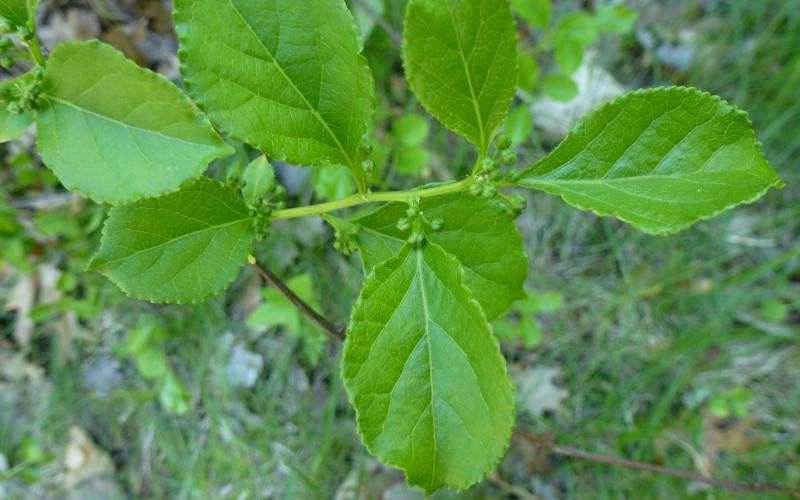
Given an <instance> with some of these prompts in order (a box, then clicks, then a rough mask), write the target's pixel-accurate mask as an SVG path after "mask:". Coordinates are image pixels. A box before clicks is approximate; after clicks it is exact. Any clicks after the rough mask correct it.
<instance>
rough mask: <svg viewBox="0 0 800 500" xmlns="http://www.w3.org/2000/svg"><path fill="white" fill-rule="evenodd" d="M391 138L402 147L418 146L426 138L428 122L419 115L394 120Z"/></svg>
mask: <svg viewBox="0 0 800 500" xmlns="http://www.w3.org/2000/svg"><path fill="white" fill-rule="evenodd" d="M392 137H394V140H396V141H397V142H398V143H400V144H401V145H403V146H419V145H420V144H422V143H423V142H425V139H427V138H428V122H427V120H425V117H423V116H419V115H405V116H402V117H400V118H398V119H397V120H395V122H394V125H393V126H392Z"/></svg>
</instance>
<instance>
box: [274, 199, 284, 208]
mask: <svg viewBox="0 0 800 500" xmlns="http://www.w3.org/2000/svg"><path fill="white" fill-rule="evenodd" d="M275 208H277V209H278V210H283V209H284V208H286V202H285V201H279V202H278V203H276V204H275Z"/></svg>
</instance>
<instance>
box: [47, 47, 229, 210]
mask: <svg viewBox="0 0 800 500" xmlns="http://www.w3.org/2000/svg"><path fill="white" fill-rule="evenodd" d="M44 90H45V104H44V106H43V108H42V109H41V110H40V111H39V113H38V114H37V117H36V123H37V126H38V142H37V146H38V149H39V153H40V154H41V155H42V159H43V160H44V162H45V164H47V166H48V167H50V168H51V169H52V170H53V171H54V172H55V174H56V175H57V176H58V178H59V179H60V180H61V182H62V183H63V184H64V185H65V186H66V187H67V188H68V189H72V190H76V191H79V192H80V193H81V194H84V195H86V196H88V197H89V198H91V199H93V200H95V201H98V202H109V203H112V204H115V203H127V202H130V201H133V200H136V199H139V198H143V197H150V196H158V195H160V194H164V193H167V192H170V191H174V190H176V189H177V188H178V187H179V186H180V185H181V184H182V183H183V182H185V181H186V180H188V179H192V178H194V177H198V176H199V175H201V174H202V173H203V171H204V170H205V169H206V167H207V166H208V163H209V162H210V161H211V160H213V159H214V158H220V157H223V156H228V155H230V154H232V153H233V149H232V148H231V147H230V146H228V145H227V144H225V143H224V142H223V141H222V139H220V137H219V136H218V135H217V133H216V132H214V129H212V128H211V124H210V123H209V122H208V120H207V119H206V118H205V117H204V116H203V115H202V114H200V113H198V112H197V111H196V109H195V108H194V106H193V105H192V103H191V101H189V99H188V98H187V97H186V96H185V95H184V94H183V93H182V92H181V91H180V90H179V89H178V88H177V87H175V86H174V85H172V84H171V83H170V82H169V81H167V80H166V79H165V78H164V77H162V76H160V75H158V74H156V73H153V72H152V71H149V70H146V69H142V68H140V67H138V66H137V65H136V64H134V63H133V61H130V60H128V59H126V58H125V56H123V55H122V53H121V52H118V51H116V50H115V49H113V48H112V47H111V46H109V45H105V44H102V43H100V42H98V41H89V42H67V43H63V44H61V45H59V46H58V47H56V49H55V50H54V51H53V54H52V55H51V56H50V59H49V60H48V62H47V69H46V72H45V89H44Z"/></svg>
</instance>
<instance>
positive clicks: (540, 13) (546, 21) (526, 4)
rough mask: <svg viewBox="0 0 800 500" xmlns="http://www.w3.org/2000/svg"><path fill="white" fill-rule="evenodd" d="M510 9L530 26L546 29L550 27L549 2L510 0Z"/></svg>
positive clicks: (540, 0)
mask: <svg viewBox="0 0 800 500" xmlns="http://www.w3.org/2000/svg"><path fill="white" fill-rule="evenodd" d="M511 7H512V8H513V9H514V11H515V12H516V13H517V14H519V15H520V16H522V18H523V19H525V20H526V21H527V22H528V23H530V25H531V26H534V27H536V28H546V27H547V26H549V25H550V15H551V14H552V11H553V6H552V5H551V4H550V0H511Z"/></svg>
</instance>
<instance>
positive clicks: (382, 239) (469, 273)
mask: <svg viewBox="0 0 800 500" xmlns="http://www.w3.org/2000/svg"><path fill="white" fill-rule="evenodd" d="M407 208H408V206H407V205H405V204H402V203H391V204H389V205H385V206H383V207H380V208H378V209H377V210H375V211H373V212H371V213H369V214H367V215H365V216H363V217H359V218H357V219H355V220H353V223H354V224H357V225H358V226H360V228H359V230H358V233H357V234H356V240H357V243H358V246H359V250H360V254H361V260H362V262H363V263H364V269H365V270H367V271H369V270H371V269H372V268H374V267H375V266H377V265H378V264H380V263H381V262H383V261H385V260H387V259H389V258H390V257H392V256H394V255H396V254H397V253H398V252H400V249H401V248H402V247H403V245H404V243H405V241H406V239H407V238H408V234H407V233H404V232H402V231H400V230H399V229H398V228H397V221H398V220H399V219H400V218H402V217H405V216H406V214H405V212H406V209H407ZM420 209H421V210H422V212H423V213H424V215H425V217H426V218H427V219H428V220H433V219H442V221H443V222H444V225H443V227H442V229H441V230H439V231H436V232H431V233H430V234H429V235H428V238H429V239H430V241H432V242H433V243H435V244H437V245H439V246H441V247H442V248H443V249H444V251H446V252H447V253H449V254H450V255H452V256H454V257H455V258H457V259H458V261H459V262H461V265H462V266H463V268H464V284H466V285H467V287H468V288H469V289H470V290H472V295H473V297H474V298H475V299H476V300H477V301H478V302H479V303H480V304H481V306H482V307H483V310H484V311H486V315H487V316H488V317H489V319H494V318H496V317H498V316H500V315H501V314H503V312H505V311H506V310H507V309H508V306H509V305H510V304H511V303H512V302H513V301H514V300H516V299H520V298H524V297H525V292H524V291H523V289H522V284H523V282H524V281H525V277H526V276H527V274H528V259H527V256H526V255H525V248H524V247H523V244H522V235H520V234H519V231H518V230H517V227H516V225H515V224H514V219H512V218H511V216H509V215H508V214H507V213H506V212H505V210H504V209H503V207H502V206H500V204H499V203H497V202H492V201H489V200H486V199H485V198H481V197H477V196H472V195H470V194H468V193H455V194H449V195H445V196H437V197H434V198H423V199H422V200H421V202H420Z"/></svg>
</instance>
